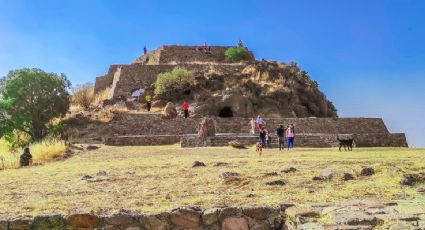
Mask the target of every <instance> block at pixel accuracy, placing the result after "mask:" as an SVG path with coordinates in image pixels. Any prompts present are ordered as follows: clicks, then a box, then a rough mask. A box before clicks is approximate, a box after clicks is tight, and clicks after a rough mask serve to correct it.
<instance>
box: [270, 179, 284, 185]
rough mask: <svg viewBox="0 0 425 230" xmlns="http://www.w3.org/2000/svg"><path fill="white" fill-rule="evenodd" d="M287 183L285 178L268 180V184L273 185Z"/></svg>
mask: <svg viewBox="0 0 425 230" xmlns="http://www.w3.org/2000/svg"><path fill="white" fill-rule="evenodd" d="M285 184H286V183H285V181H284V180H282V179H279V180H271V181H267V182H266V185H272V186H274V185H278V186H283V185H285Z"/></svg>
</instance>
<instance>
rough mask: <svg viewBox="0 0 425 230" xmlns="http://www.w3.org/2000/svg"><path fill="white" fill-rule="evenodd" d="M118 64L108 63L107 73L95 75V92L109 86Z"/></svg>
mask: <svg viewBox="0 0 425 230" xmlns="http://www.w3.org/2000/svg"><path fill="white" fill-rule="evenodd" d="M119 66H120V65H110V66H109V70H108V73H107V74H105V75H104V76H100V77H96V81H95V84H94V92H95V93H99V92H101V91H102V90H105V89H106V88H108V87H111V85H112V82H113V79H114V73H115V72H116V71H117V69H118V67H119Z"/></svg>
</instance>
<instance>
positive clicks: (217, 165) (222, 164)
mask: <svg viewBox="0 0 425 230" xmlns="http://www.w3.org/2000/svg"><path fill="white" fill-rule="evenodd" d="M227 165H229V163H227V162H221V161H219V162H215V163H214V164H213V166H214V167H219V166H227Z"/></svg>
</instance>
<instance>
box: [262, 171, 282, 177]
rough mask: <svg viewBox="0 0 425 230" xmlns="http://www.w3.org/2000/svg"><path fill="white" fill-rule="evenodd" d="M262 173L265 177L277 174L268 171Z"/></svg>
mask: <svg viewBox="0 0 425 230" xmlns="http://www.w3.org/2000/svg"><path fill="white" fill-rule="evenodd" d="M263 175H264V176H265V177H267V176H277V175H278V174H277V172H268V173H264V174H263Z"/></svg>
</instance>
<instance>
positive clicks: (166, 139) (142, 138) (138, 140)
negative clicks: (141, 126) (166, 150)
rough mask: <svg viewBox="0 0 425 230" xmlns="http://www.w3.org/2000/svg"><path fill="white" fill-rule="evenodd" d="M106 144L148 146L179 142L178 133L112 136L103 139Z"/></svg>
mask: <svg viewBox="0 0 425 230" xmlns="http://www.w3.org/2000/svg"><path fill="white" fill-rule="evenodd" d="M104 143H105V144H106V145H115V146H126V145H133V146H140V145H141V146H143V145H146V146H150V145H173V144H177V143H180V136H179V135H136V136H135V135H133V136H113V137H108V138H106V140H105V141H104Z"/></svg>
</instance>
